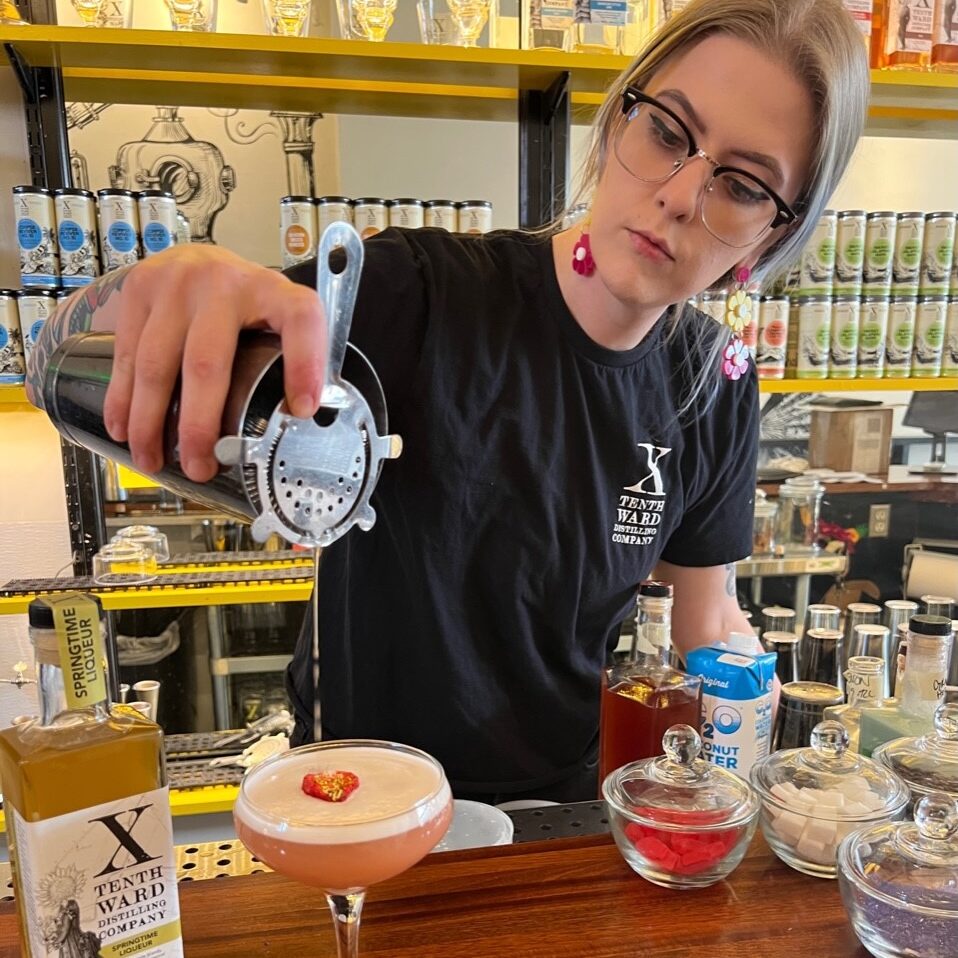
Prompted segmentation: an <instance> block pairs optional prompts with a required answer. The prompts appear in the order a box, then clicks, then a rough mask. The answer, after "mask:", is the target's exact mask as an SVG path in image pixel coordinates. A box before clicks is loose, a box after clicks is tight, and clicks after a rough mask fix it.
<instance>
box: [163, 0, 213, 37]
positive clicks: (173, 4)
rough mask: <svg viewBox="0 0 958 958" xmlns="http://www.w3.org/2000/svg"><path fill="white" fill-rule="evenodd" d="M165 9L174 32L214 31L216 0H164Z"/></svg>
mask: <svg viewBox="0 0 958 958" xmlns="http://www.w3.org/2000/svg"><path fill="white" fill-rule="evenodd" d="M166 8H167V10H169V12H170V24H171V26H172V27H173V29H174V30H188V31H191V32H193V33H214V32H215V31H216V0H166Z"/></svg>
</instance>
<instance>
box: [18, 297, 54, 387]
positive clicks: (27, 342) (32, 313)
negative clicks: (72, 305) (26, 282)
mask: <svg viewBox="0 0 958 958" xmlns="http://www.w3.org/2000/svg"><path fill="white" fill-rule="evenodd" d="M17 306H18V307H19V312H20V336H21V340H22V342H23V359H24V364H25V368H29V366H30V355H31V353H32V352H33V347H34V346H36V344H37V340H38V339H39V338H40V333H41V331H42V330H43V324H44V323H45V322H46V321H47V320H48V319H49V318H50V315H51V314H52V313H53V310H54V308H55V307H56V299H55V298H54V296H53V293H48V292H40V291H39V290H32V291H30V292H29V293H21V294H20V297H19V299H18V301H17Z"/></svg>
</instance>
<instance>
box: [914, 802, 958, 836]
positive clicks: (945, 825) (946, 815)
mask: <svg viewBox="0 0 958 958" xmlns="http://www.w3.org/2000/svg"><path fill="white" fill-rule="evenodd" d="M915 824H916V825H917V826H918V831H919V833H920V834H921V837H922V838H930V839H932V840H933V841H938V842H944V841H948V840H949V839H952V838H954V837H956V836H958V802H956V801H954V799H952V798H951V797H950V796H949V795H946V794H945V793H944V792H932V793H931V794H930V795H925V796H924V797H923V798H922V799H920V800H919V802H918V804H917V805H916V806H915Z"/></svg>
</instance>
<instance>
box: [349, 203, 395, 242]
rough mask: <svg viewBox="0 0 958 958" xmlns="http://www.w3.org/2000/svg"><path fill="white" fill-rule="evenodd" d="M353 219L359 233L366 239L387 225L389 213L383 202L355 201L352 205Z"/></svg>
mask: <svg viewBox="0 0 958 958" xmlns="http://www.w3.org/2000/svg"><path fill="white" fill-rule="evenodd" d="M353 220H354V221H355V224H356V230H357V232H358V233H359V235H360V236H361V237H362V238H363V239H368V238H369V237H370V236H375V235H376V234H377V233H380V232H382V231H383V230H384V229H385V228H386V227H387V226H388V225H389V214H388V212H387V210H386V205H385V204H384V203H357V204H356V206H354V207H353Z"/></svg>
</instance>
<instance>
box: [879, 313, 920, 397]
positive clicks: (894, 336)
mask: <svg viewBox="0 0 958 958" xmlns="http://www.w3.org/2000/svg"><path fill="white" fill-rule="evenodd" d="M917 311H918V299H917V297H915V296H892V297H891V300H890V301H889V305H888V335H887V336H886V338H885V377H886V378H888V379H907V378H908V377H909V376H911V353H912V348H913V347H914V344H915V314H916V313H917Z"/></svg>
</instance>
